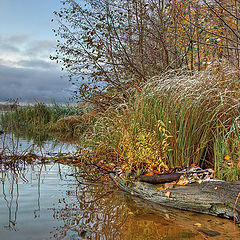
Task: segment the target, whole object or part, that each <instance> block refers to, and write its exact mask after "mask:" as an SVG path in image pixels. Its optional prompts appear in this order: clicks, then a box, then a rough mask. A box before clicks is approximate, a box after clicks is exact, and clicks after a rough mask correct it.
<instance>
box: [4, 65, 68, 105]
mask: <svg viewBox="0 0 240 240" xmlns="http://www.w3.org/2000/svg"><path fill="white" fill-rule="evenodd" d="M61 75H62V73H61V72H60V71H40V70H33V69H26V68H25V69H24V68H11V67H6V66H3V65H0V100H2V101H4V100H7V99H10V98H11V99H17V98H18V99H21V100H33V99H35V98H37V99H42V100H50V99H52V98H54V99H56V100H57V101H65V100H67V99H69V97H71V95H70V92H71V91H70V88H71V87H70V84H69V82H68V81H67V78H61V77H60V76H61Z"/></svg>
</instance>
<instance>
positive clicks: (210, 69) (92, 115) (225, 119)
mask: <svg viewBox="0 0 240 240" xmlns="http://www.w3.org/2000/svg"><path fill="white" fill-rule="evenodd" d="M84 3H85V5H84V4H82V3H81V4H80V3H79V1H73V0H66V1H62V4H63V7H62V9H61V10H59V11H58V12H57V11H56V12H54V14H55V19H53V20H52V21H55V20H57V22H58V23H60V24H59V28H58V29H54V30H53V31H54V33H55V35H56V36H57V37H58V38H59V40H58V44H57V51H56V55H55V56H51V59H52V60H55V61H56V62H59V63H61V64H62V69H63V70H66V71H67V72H68V73H69V80H70V81H71V82H72V83H73V84H74V85H76V86H78V87H77V88H76V89H77V90H76V91H75V93H74V97H75V99H76V101H77V102H78V103H79V105H78V107H61V106H58V105H57V104H55V105H54V106H51V107H48V106H46V105H44V104H43V103H38V104H36V105H35V106H26V107H21V108H17V109H16V110H14V111H12V112H10V113H6V114H4V115H3V116H2V118H1V125H2V128H3V130H4V131H9V130H10V128H11V127H12V129H13V130H14V131H16V130H17V129H23V131H25V132H31V133H33V134H35V135H37V136H40V135H41V133H49V134H50V135H52V136H55V137H59V138H62V139H65V140H66V139H67V138H68V137H69V138H72V139H74V141H76V142H77V143H78V146H79V150H78V153H79V154H80V156H81V157H80V159H79V162H81V164H83V163H84V164H85V165H86V166H88V167H89V168H88V169H89V171H91V168H90V166H91V167H93V168H94V170H93V171H97V173H96V174H95V176H96V177H97V176H98V175H99V173H100V172H103V173H110V172H115V173H116V172H117V173H118V175H120V177H123V178H124V179H125V180H126V181H135V180H136V179H138V177H139V176H142V175H144V176H152V175H161V174H171V173H175V172H179V171H184V170H185V169H187V168H190V167H194V168H200V169H203V170H205V169H211V173H213V178H214V179H218V180H224V181H227V182H230V181H232V182H236V181H239V180H240V131H239V130H240V129H239V128H240V104H239V103H240V72H239V70H240V60H239V59H240V54H239V41H240V31H239V11H238V10H239V7H240V5H239V3H238V2H237V1H232V0H229V1H224V3H223V2H220V1H214V0H212V1H205V0H202V1H195V0H186V1H182V0H181V1H180V0H174V1H169V2H168V3H166V2H165V1H148V0H140V1H135V0H130V1H125V0H124V1H115V0H112V1H102V0H96V1H89V0H86V1H84ZM80 82H81V83H80ZM80 99H84V102H82V101H80ZM9 123H10V125H9ZM40 138H41V137H40ZM174 184H177V182H175V183H174ZM185 184H188V183H183V182H182V183H181V184H180V185H185ZM239 192H240V190H239ZM236 196H237V197H236ZM236 196H235V195H234V197H236V199H234V200H233V199H231V200H232V202H234V203H235V201H236V204H237V205H238V206H239V203H238V202H239V201H238V200H239V195H236ZM216 201H217V199H216ZM231 207H232V205H231ZM235 209H236V208H235Z"/></svg>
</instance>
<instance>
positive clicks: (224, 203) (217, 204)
mask: <svg viewBox="0 0 240 240" xmlns="http://www.w3.org/2000/svg"><path fill="white" fill-rule="evenodd" d="M110 178H111V179H112V180H113V181H114V182H115V183H116V184H117V186H118V187H119V188H120V189H122V190H123V191H125V192H128V193H130V194H132V195H134V196H137V197H140V198H142V199H145V200H148V201H151V202H154V203H157V204H161V205H163V206H167V207H173V208H178V209H181V210H188V211H194V212H198V213H204V214H210V215H213V216H218V217H223V218H228V219H235V222H236V223H240V204H239V202H240V199H238V194H239V193H240V182H235V183H229V182H225V181H208V182H202V183H201V184H199V183H191V184H188V185H185V186H178V185H176V186H175V187H174V188H173V189H167V190H161V189H158V188H159V187H160V186H161V185H157V184H154V185H153V184H149V183H145V182H139V181H136V182H128V181H125V180H124V179H123V178H121V177H118V176H117V175H114V174H112V173H111V174H110ZM237 200H238V201H237Z"/></svg>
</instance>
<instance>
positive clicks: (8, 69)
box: [0, 0, 71, 101]
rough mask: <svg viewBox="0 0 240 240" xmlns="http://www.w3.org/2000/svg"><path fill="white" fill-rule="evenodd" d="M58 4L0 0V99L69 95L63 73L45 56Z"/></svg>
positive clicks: (51, 43) (62, 97)
mask: <svg viewBox="0 0 240 240" xmlns="http://www.w3.org/2000/svg"><path fill="white" fill-rule="evenodd" d="M60 7H61V3H60V0H41V1H40V0H0V101H6V100H8V99H16V98H18V99H20V101H29V100H30V101H31V100H34V99H42V100H50V99H51V98H55V99H56V100H57V101H65V100H66V99H68V98H69V97H70V87H71V85H70V83H69V82H68V80H67V77H66V74H65V73H64V72H61V71H60V66H59V65H57V64H56V63H55V62H53V61H51V60H50V59H49V56H50V55H51V54H54V52H55V46H56V39H55V36H54V33H53V32H52V28H54V25H53V24H54V23H52V22H51V19H52V18H54V16H53V11H56V10H58V9H59V8H60Z"/></svg>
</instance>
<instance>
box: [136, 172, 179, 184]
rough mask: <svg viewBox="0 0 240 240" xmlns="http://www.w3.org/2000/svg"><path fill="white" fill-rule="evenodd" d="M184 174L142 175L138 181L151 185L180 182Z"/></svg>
mask: <svg viewBox="0 0 240 240" xmlns="http://www.w3.org/2000/svg"><path fill="white" fill-rule="evenodd" d="M182 175H183V173H176V172H172V173H170V174H168V173H167V174H153V175H141V176H139V177H138V180H139V181H141V182H147V183H151V184H158V183H165V182H172V181H176V180H178V179H179V178H180V177H181V176H182Z"/></svg>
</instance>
